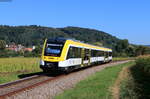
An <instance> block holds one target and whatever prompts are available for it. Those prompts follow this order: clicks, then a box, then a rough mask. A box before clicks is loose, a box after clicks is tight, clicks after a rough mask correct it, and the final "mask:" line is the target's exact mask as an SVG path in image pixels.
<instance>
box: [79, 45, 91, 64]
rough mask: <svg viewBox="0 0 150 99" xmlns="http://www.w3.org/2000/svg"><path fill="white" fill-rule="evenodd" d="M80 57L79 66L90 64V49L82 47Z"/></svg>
mask: <svg viewBox="0 0 150 99" xmlns="http://www.w3.org/2000/svg"><path fill="white" fill-rule="evenodd" d="M81 57H82V64H81V66H88V65H90V57H91V50H89V49H84V48H82V51H81Z"/></svg>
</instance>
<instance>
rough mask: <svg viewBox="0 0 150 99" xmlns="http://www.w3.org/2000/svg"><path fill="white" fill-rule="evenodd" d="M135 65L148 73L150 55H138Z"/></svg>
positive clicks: (149, 71)
mask: <svg viewBox="0 0 150 99" xmlns="http://www.w3.org/2000/svg"><path fill="white" fill-rule="evenodd" d="M136 65H137V66H138V67H139V68H140V69H141V70H142V71H143V72H144V73H148V74H150V56H145V57H139V58H138V59H137V60H136Z"/></svg>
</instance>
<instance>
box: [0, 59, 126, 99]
mask: <svg viewBox="0 0 150 99" xmlns="http://www.w3.org/2000/svg"><path fill="white" fill-rule="evenodd" d="M124 62H128V61H118V62H116V61H115V62H111V63H108V64H104V65H100V66H95V67H94V68H95V69H98V67H100V68H99V69H101V68H105V67H107V66H112V65H115V64H121V63H124ZM92 68H93V67H91V68H88V69H82V70H80V71H77V72H72V73H70V74H68V75H64V74H61V75H51V74H44V73H41V74H39V75H34V76H31V77H27V78H24V79H21V80H18V81H14V82H10V83H7V84H2V85H0V99H1V98H7V97H11V96H13V95H14V94H17V93H20V92H23V91H25V90H29V89H32V88H35V87H37V86H40V85H42V84H45V83H48V82H51V81H54V80H57V79H59V78H63V77H66V76H69V75H75V74H76V73H78V72H81V71H86V70H87V71H88V70H90V69H91V70H92ZM92 71H93V70H92ZM83 78H84V77H83ZM54 83H55V81H54ZM61 83H62V82H61ZM62 85H64V84H62ZM66 88H67V87H66ZM64 89H65V88H64ZM64 89H62V90H64ZM56 93H57V92H56ZM58 93H59V92H58Z"/></svg>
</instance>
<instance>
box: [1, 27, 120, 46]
mask: <svg viewBox="0 0 150 99" xmlns="http://www.w3.org/2000/svg"><path fill="white" fill-rule="evenodd" d="M0 34H1V35H0V39H1V40H5V41H6V43H11V42H14V43H16V44H22V45H25V46H31V45H38V44H42V43H43V41H44V39H45V38H51V37H58V36H59V37H67V38H75V39H77V40H81V41H84V42H86V43H91V44H102V45H104V46H106V47H110V48H112V46H114V45H115V44H116V43H117V42H118V41H119V39H118V38H116V37H114V36H112V35H110V34H108V33H105V32H103V31H99V30H94V29H88V28H80V27H65V28H51V27H42V26H36V25H30V26H2V25H1V26H0Z"/></svg>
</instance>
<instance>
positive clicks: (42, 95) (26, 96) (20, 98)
mask: <svg viewBox="0 0 150 99" xmlns="http://www.w3.org/2000/svg"><path fill="white" fill-rule="evenodd" d="M126 62H128V61H119V62H113V63H108V64H103V65H99V66H94V67H90V68H87V69H83V70H81V71H78V72H73V73H71V74H68V75H66V76H63V77H60V78H58V79H54V80H52V81H50V82H47V83H44V84H42V85H40V86H37V87H35V88H32V89H29V90H26V91H23V92H20V93H17V94H15V95H13V96H9V97H7V99H53V98H54V96H56V95H58V94H60V93H62V92H63V91H64V90H66V89H70V88H73V87H74V86H75V85H76V84H77V83H78V82H79V81H81V80H84V79H86V78H87V77H88V76H90V75H91V74H94V73H95V72H97V71H101V70H102V69H104V68H105V67H109V66H115V65H117V64H122V63H126Z"/></svg>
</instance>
